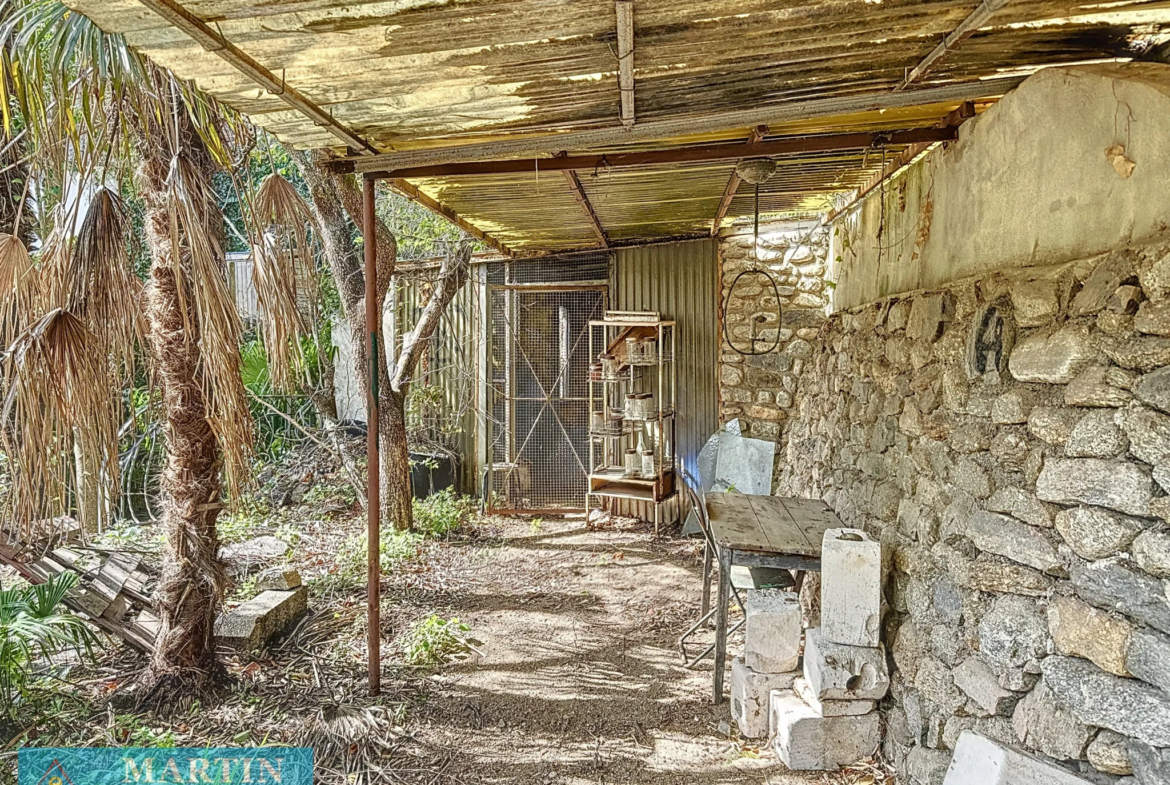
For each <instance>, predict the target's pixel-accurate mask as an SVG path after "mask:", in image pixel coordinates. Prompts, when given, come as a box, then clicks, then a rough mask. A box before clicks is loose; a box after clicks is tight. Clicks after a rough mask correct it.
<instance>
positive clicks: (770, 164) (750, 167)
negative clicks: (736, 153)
mask: <svg viewBox="0 0 1170 785" xmlns="http://www.w3.org/2000/svg"><path fill="white" fill-rule="evenodd" d="M735 173H736V174H737V175H739V179H741V180H743V181H744V182H745V183H751V184H752V185H754V186H755V187H756V209H755V222H754V223H753V225H752V226H753V229H752V237H753V238H754V239H755V245H756V246H757V247H756V248H755V249H754V253H755V254H756V261H757V262H758V261H759V248H758V246H759V244H760V183H763V182H766V181H767V180H769V179H770V178H771V177H772V175H774V174H776V162H775V161H774V160H772V159H771V158H745V159H743V160H742V161H740V162H739V163H737V164H736V165H735Z"/></svg>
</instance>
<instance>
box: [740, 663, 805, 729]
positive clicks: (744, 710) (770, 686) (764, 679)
mask: <svg viewBox="0 0 1170 785" xmlns="http://www.w3.org/2000/svg"><path fill="white" fill-rule="evenodd" d="M798 675H800V674H799V671H790V672H788V673H758V672H756V671H754V670H752V669H751V668H749V667H748V666H747V664H746V663H745V662H744V659H743V657H736V658H735V659H734V660H732V662H731V718H732V719H734V720H735V724H736V725H738V726H739V734H740V735H741V736H744V737H746V738H749V739H762V738H765V737H767V735H768V701H769V700H770V698H771V694H772V691H773V690H791V689H792V684H793V682H794V681H795V679H796V677H797V676H798Z"/></svg>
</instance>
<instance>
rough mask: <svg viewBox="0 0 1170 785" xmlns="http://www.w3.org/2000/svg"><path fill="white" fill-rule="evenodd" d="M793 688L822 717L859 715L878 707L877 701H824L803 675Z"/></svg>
mask: <svg viewBox="0 0 1170 785" xmlns="http://www.w3.org/2000/svg"><path fill="white" fill-rule="evenodd" d="M792 690H793V692H795V693H796V694H797V695H799V696H800V699H801V700H803V701H804V702H805V703H807V704H808V705H809V706H810V707H812V709H813V711H815V712H816V713H817V714H818V715H820V716H822V717H859V716H861V715H862V714H869V713H870V712H871V711H873V710H874V709H876V708H877V701H831V700H825V701H823V700H821V699H820V698H818V697H817V696H816V695H815V694H814V693H813V691H812V688H811V687H809V686H808V682H807V681H805V680H804V678H803V677H801V678H798V679H797V680H796V681H795V682H794V683H793V685H792Z"/></svg>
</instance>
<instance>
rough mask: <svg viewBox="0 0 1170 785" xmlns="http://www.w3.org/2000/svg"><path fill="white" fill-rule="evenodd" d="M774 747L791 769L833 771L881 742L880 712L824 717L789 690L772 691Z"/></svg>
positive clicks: (867, 754) (864, 756) (865, 755)
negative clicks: (854, 715) (856, 715)
mask: <svg viewBox="0 0 1170 785" xmlns="http://www.w3.org/2000/svg"><path fill="white" fill-rule="evenodd" d="M771 725H772V732H773V733H774V734H775V736H776V738H775V741H774V742H773V748H774V749H775V751H776V755H777V757H779V758H780V760H781V761H783V763H784V765H785V766H787V767H788V768H789V769H790V770H791V771H831V770H834V769H839V768H841V767H843V766H848V765H850V764H853V763H857V762H858V761H860V760H863V759H865V758H868V757H869V756H870V755H872V754H873V752H874V751H875V750H876V749H877V747H878V745H879V743H880V742H881V728H880V720H879V717H878V714H877V712H872V713H870V714H866V715H862V716H859V717H853V716H843V717H821V716H820V715H818V714H817V713H816V710H815V709H813V708H812V707H811V706H809V705H808V704H807V703H805V702H804V701H802V700H801V699H800V698H798V697H797V696H796V695H795V694H793V693H792V692H790V691H777V692H774V693H772V706H771Z"/></svg>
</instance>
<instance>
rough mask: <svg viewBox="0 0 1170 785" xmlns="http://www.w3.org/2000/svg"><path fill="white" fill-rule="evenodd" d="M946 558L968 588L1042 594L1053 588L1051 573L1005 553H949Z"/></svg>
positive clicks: (1030, 594) (990, 591)
mask: <svg viewBox="0 0 1170 785" xmlns="http://www.w3.org/2000/svg"><path fill="white" fill-rule="evenodd" d="M944 558H945V561H946V562H947V564H948V569H950V570H951V571H952V574H953V575H954V578H955V581H956V582H957V583H958V584H959V585H960V586H963V587H964V588H967V589H974V590H975V591H983V592H988V593H991V594H999V593H1007V594H1018V595H1021V596H1023V597H1043V596H1045V595H1046V594H1048V591H1049V589H1051V588H1052V579H1051V578H1049V577H1048V576H1046V575H1044V574H1043V573H1041V572H1038V571H1036V570H1033V569H1032V568H1031V567H1025V566H1024V565H1022V564H1018V563H1015V562H1011V561H1008V560H1007V559H1005V558H1003V557H1002V556H994V555H992V554H990V553H981V554H979V556H977V557H976V558H975V559H966V558H962V557H959V556H958V555H956V554H954V552H950V553H949V554H947V555H946V556H944Z"/></svg>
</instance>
